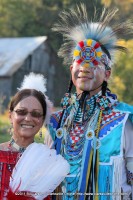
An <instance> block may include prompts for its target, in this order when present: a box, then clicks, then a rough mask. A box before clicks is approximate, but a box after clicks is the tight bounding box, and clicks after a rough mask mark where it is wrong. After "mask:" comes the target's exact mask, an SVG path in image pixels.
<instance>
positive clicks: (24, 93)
mask: <svg viewBox="0 0 133 200" xmlns="http://www.w3.org/2000/svg"><path fill="white" fill-rule="evenodd" d="M30 96H33V97H35V98H36V99H37V100H38V101H39V102H40V104H41V106H42V108H43V117H44V119H45V116H46V109H47V108H46V99H45V96H44V94H43V93H42V92H40V91H37V90H34V89H23V90H20V91H18V92H17V93H16V94H15V95H14V96H13V98H12V100H11V102H10V105H9V110H10V111H11V112H12V111H13V110H14V108H15V107H16V105H17V104H18V103H19V102H20V101H22V100H23V99H25V98H27V97H30Z"/></svg>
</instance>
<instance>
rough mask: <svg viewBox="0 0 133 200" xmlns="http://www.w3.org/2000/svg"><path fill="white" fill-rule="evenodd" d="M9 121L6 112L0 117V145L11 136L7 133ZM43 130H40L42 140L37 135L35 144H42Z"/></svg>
mask: <svg viewBox="0 0 133 200" xmlns="http://www.w3.org/2000/svg"><path fill="white" fill-rule="evenodd" d="M9 128H10V121H9V117H8V112H7V111H6V112H5V113H4V114H3V115H0V143H3V142H7V141H9V140H10V138H11V135H10V133H9ZM45 131H46V129H45V128H42V138H40V137H39V134H38V133H37V134H36V136H35V142H37V143H44V135H45Z"/></svg>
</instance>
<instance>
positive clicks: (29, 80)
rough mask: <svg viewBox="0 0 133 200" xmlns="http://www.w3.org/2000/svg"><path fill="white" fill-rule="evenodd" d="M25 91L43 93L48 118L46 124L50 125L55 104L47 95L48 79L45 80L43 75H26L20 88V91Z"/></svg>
mask: <svg viewBox="0 0 133 200" xmlns="http://www.w3.org/2000/svg"><path fill="white" fill-rule="evenodd" d="M23 89H34V90H37V91H40V92H42V94H43V95H44V96H45V101H46V107H47V108H46V117H45V121H44V124H45V125H47V124H48V123H49V120H50V116H51V114H52V108H53V104H52V102H51V101H50V100H49V98H48V97H47V96H46V94H45V92H46V91H47V89H46V79H45V78H44V76H43V75H42V74H35V73H33V72H31V73H30V74H28V75H25V77H24V80H23V82H22V84H21V87H20V88H18V90H23Z"/></svg>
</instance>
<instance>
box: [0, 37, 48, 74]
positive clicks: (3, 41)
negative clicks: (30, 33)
mask: <svg viewBox="0 0 133 200" xmlns="http://www.w3.org/2000/svg"><path fill="white" fill-rule="evenodd" d="M46 40H47V37H46V36H40V37H24V38H0V76H1V77H2V76H11V75H12V74H13V73H14V72H16V71H17V70H18V69H19V67H20V66H21V65H22V64H23V62H24V61H25V59H26V58H27V57H28V56H29V55H30V54H32V52H33V51H34V50H35V49H37V48H38V47H39V46H40V45H41V44H42V43H43V42H44V41H46Z"/></svg>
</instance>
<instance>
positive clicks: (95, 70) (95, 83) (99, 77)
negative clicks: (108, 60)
mask: <svg viewBox="0 0 133 200" xmlns="http://www.w3.org/2000/svg"><path fill="white" fill-rule="evenodd" d="M70 71H71V75H72V81H73V84H74V85H75V87H76V90H77V94H80V93H82V92H83V91H92V90H93V91H94V92H92V93H94V94H95V93H97V92H99V91H100V90H101V87H100V86H101V85H102V83H103V81H107V80H108V78H109V77H110V73H111V71H110V70H108V71H107V70H105V66H104V65H103V64H101V65H99V66H96V67H95V66H94V67H84V66H81V65H79V64H78V63H77V62H76V61H74V62H73V64H72V65H71V66H70Z"/></svg>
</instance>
